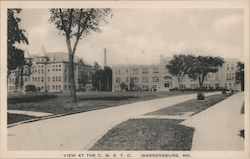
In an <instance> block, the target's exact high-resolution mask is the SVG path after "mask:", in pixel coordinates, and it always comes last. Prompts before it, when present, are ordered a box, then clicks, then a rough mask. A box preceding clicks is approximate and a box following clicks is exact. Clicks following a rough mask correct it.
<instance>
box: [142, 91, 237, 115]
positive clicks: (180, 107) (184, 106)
mask: <svg viewBox="0 0 250 159" xmlns="http://www.w3.org/2000/svg"><path fill="white" fill-rule="evenodd" d="M232 94H233V93H227V94H217V95H213V96H208V97H206V98H205V100H203V101H197V99H192V100H188V101H185V102H182V103H178V104H175V105H172V106H170V107H167V108H163V109H160V110H157V111H155V112H151V113H148V114H146V115H182V114H184V113H186V112H193V114H192V115H194V114H196V113H199V112H201V111H203V110H205V109H207V108H209V107H211V106H213V105H215V104H216V103H219V102H220V101H222V100H224V99H226V98H227V97H229V96H231V95H232Z"/></svg>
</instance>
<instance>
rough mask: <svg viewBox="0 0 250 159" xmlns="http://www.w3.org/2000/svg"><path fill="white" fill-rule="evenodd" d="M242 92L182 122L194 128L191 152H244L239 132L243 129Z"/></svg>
mask: <svg viewBox="0 0 250 159" xmlns="http://www.w3.org/2000/svg"><path fill="white" fill-rule="evenodd" d="M243 100H244V92H240V93H237V94H234V95H233V96H231V97H229V98H227V99H226V100H224V101H222V102H220V103H217V104H216V105H214V106H213V107H211V108H209V109H207V110H205V111H203V112H201V113H199V114H197V115H194V116H193V117H191V118H189V119H187V120H185V121H184V122H182V124H183V125H186V126H189V127H194V128H195V133H194V136H193V143H192V151H229V150H232V151H239V150H244V140H243V138H241V137H239V136H238V134H239V131H240V130H241V129H242V128H244V118H243V115H242V114H240V110H241V106H242V103H243Z"/></svg>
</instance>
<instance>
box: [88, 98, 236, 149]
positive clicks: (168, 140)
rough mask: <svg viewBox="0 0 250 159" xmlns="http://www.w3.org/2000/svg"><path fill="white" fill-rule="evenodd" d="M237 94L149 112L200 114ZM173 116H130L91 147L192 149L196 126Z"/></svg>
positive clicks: (190, 101)
mask: <svg viewBox="0 0 250 159" xmlns="http://www.w3.org/2000/svg"><path fill="white" fill-rule="evenodd" d="M232 94H233V93H228V94H219V95H213V96H209V97H206V98H205V100H204V101H198V100H197V99H193V100H188V101H186V102H182V103H179V104H176V105H173V106H170V107H167V108H164V109H160V110H158V111H155V112H151V113H148V114H146V115H181V114H184V113H185V112H194V114H195V113H199V112H201V111H203V110H205V109H207V108H209V107H211V106H213V105H214V104H216V103H218V102H220V101H222V100H224V99H225V98H227V97H229V96H231V95H232ZM181 121H182V120H173V119H153V118H150V119H130V120H128V121H126V122H123V123H121V124H119V125H118V126H116V127H114V128H113V129H111V130H109V131H108V132H107V133H106V134H105V135H104V136H103V137H102V138H101V139H100V140H99V141H97V142H96V143H95V144H94V145H93V146H92V147H91V148H90V150H171V151H175V150H176V151H178V150H179V151H180V150H181V151H182V150H191V147H192V139H193V133H194V129H193V128H190V127H186V126H183V125H181V124H180V122H181Z"/></svg>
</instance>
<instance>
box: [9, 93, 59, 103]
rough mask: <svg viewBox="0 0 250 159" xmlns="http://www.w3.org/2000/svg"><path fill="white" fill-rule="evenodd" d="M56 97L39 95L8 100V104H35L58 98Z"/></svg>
mask: <svg viewBox="0 0 250 159" xmlns="http://www.w3.org/2000/svg"><path fill="white" fill-rule="evenodd" d="M56 97H57V96H55V95H39V96H34V95H33V96H20V97H12V98H9V99H8V104H17V103H33V102H40V101H44V100H49V99H52V98H56Z"/></svg>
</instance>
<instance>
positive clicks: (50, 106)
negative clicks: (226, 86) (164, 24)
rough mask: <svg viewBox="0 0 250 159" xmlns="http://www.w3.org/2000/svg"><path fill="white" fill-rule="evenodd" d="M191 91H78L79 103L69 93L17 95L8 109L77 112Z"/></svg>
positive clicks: (60, 112)
mask: <svg viewBox="0 0 250 159" xmlns="http://www.w3.org/2000/svg"><path fill="white" fill-rule="evenodd" d="M189 93H194V92H190V91H189V92H184V93H183V92H176V91H173V92H80V93H79V92H78V96H77V97H78V102H77V103H72V101H71V99H70V97H69V96H67V95H59V96H58V97H57V98H55V97H54V96H45V97H44V96H38V97H30V96H28V97H22V98H21V99H20V98H17V97H15V98H11V99H9V100H8V109H9V110H27V111H37V112H46V113H52V114H64V113H77V112H85V111H90V110H96V109H102V108H107V107H113V106H117V105H122V104H128V103H133V102H138V101H143V100H150V99H154V98H162V97H169V96H174V95H182V94H189ZM32 99H35V100H32Z"/></svg>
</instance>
